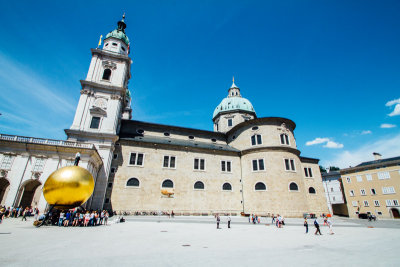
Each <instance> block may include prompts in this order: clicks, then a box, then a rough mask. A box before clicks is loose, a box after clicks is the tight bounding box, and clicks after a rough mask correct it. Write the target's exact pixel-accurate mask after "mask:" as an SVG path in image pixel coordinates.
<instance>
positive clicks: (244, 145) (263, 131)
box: [228, 121, 296, 150]
mask: <svg viewBox="0 0 400 267" xmlns="http://www.w3.org/2000/svg"><path fill="white" fill-rule="evenodd" d="M281 124H282V122H279V121H277V122H276V123H273V122H268V123H267V122H259V123H257V122H255V123H254V124H250V125H246V126H244V127H241V128H239V129H237V130H236V131H234V132H232V133H229V136H228V144H229V145H230V146H232V147H234V148H237V149H239V150H245V149H249V148H255V147H269V146H282V147H291V148H294V149H296V141H295V138H294V135H293V132H292V131H291V130H289V129H288V128H286V129H287V130H283V128H282V127H281ZM255 126H257V127H258V129H257V130H252V128H253V127H255ZM282 133H285V134H287V135H288V137H289V145H282V144H281V139H280V134H282ZM255 134H259V135H261V137H262V144H261V145H255V146H253V145H252V144H251V137H252V136H253V135H255Z"/></svg>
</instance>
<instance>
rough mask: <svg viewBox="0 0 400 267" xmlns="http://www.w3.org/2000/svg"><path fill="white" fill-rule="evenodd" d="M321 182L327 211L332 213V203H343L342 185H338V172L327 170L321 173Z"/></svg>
mask: <svg viewBox="0 0 400 267" xmlns="http://www.w3.org/2000/svg"><path fill="white" fill-rule="evenodd" d="M322 184H323V185H324V190H325V196H326V200H327V203H328V207H329V212H330V213H331V214H332V213H333V209H332V205H333V204H344V198H343V192H342V187H341V185H340V172H339V171H329V170H328V171H327V172H325V173H322Z"/></svg>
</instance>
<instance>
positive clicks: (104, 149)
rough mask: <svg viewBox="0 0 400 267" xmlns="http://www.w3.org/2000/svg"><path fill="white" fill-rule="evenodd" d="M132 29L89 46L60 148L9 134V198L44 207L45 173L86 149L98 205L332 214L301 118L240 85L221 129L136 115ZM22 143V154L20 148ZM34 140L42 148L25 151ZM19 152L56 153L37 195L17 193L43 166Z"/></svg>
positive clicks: (218, 123) (5, 195)
mask: <svg viewBox="0 0 400 267" xmlns="http://www.w3.org/2000/svg"><path fill="white" fill-rule="evenodd" d="M125 28H126V24H125V22H124V18H123V19H122V20H121V21H119V22H118V27H117V28H116V29H115V30H113V31H112V32H110V33H109V34H107V36H106V38H105V40H104V44H103V47H102V48H97V49H92V50H91V52H92V59H91V62H90V66H89V70H88V74H87V76H86V79H85V80H81V86H82V89H81V91H80V93H81V96H80V99H79V103H78V106H77V109H76V114H75V117H74V120H73V123H72V125H71V127H70V129H67V130H65V133H66V134H67V141H54V142H53V143H57V142H64V143H63V144H64V145H63V146H61V147H62V148H60V147H58V146H57V145H53V143H52V142H47V141H40V142H39V141H35V142H33V143H32V142H31V141H29V140H28V139H29V138H26V139H24V140H25V141H24V142H25V143H24V142H22V144H20V143H21V142H18V141H15V140H14V141H13V140H5V141H4V142H3V141H2V143H1V149H2V150H1V153H3V156H2V159H1V170H2V173H6V174H7V177H12V178H11V179H8V180H7V181H5V180H0V186H1V194H2V195H1V201H2V202H3V199H5V204H6V205H7V206H11V205H13V206H20V205H22V206H24V205H29V204H30V205H32V206H34V205H39V206H40V207H42V206H43V205H44V203H45V202H44V199H43V194H42V193H41V187H40V185H42V184H43V181H44V180H43V179H46V178H47V176H48V175H49V174H50V173H51V172H52V171H53V170H55V169H57V168H59V167H61V166H64V165H65V164H70V163H66V160H69V162H70V161H71V160H72V158H73V155H74V154H75V153H76V152H78V151H79V152H80V153H81V154H82V153H83V154H84V155H85V156H84V158H83V161H82V162H83V163H82V164H83V166H84V167H87V168H91V169H90V170H91V171H92V173H93V174H94V176H95V189H94V193H93V196H92V198H91V199H90V200H89V201H88V203H87V207H88V208H90V209H102V208H106V209H110V210H115V211H117V212H137V211H140V212H143V211H144V212H154V211H156V212H157V211H171V210H174V212H175V213H176V214H211V213H215V212H220V213H229V214H236V215H237V214H240V213H241V212H245V213H257V214H259V215H267V214H272V213H275V214H276V213H279V214H282V215H284V216H287V217H294V216H303V214H304V213H316V214H321V213H327V212H328V208H327V204H326V198H325V193H324V189H323V185H322V181H321V174H320V171H319V166H318V160H317V159H313V158H307V157H303V156H301V155H300V151H299V150H298V149H297V145H296V140H295V137H294V129H295V128H296V125H295V123H294V122H293V121H291V120H289V119H285V118H280V117H261V118H259V117H257V115H256V112H255V110H254V108H253V106H252V104H251V103H250V101H249V100H247V99H245V98H243V97H242V95H241V92H240V88H239V87H237V86H236V84H235V83H233V84H232V86H231V87H230V88H229V89H228V96H227V97H226V98H224V99H223V100H222V101H221V103H220V104H219V105H218V106H217V107H216V109H215V110H214V113H213V116H212V120H213V128H214V131H205V130H199V129H191V128H184V127H176V126H171V125H161V124H155V123H148V122H141V121H136V120H131V118H132V115H131V112H132V110H131V106H130V102H131V99H130V92H129V90H128V82H129V79H130V77H131V73H130V66H131V63H132V61H131V59H130V57H129V49H130V41H129V38H128V37H127V36H126V34H125ZM4 136H5V135H4ZM5 138H6V139H7V138H8V139H12V138H14V137H5ZM15 139H16V140H19V139H21V138H20V137H15ZM21 140H22V139H21ZM35 140H36V139H35ZM13 142H14V143H13ZM18 145H19V146H21V152H15V151H17V150H18V149H17V148H16V147H17V146H18ZM28 145H29V147H34V148H35V149H33V148H32V149H27V148H26V150H23V149H22V147H24V146H26V147H27V146H28ZM36 150H38V151H39V150H40V152H36ZM33 151H35V152H33ZM7 153H8V154H7ZM12 153H14V154H15V155H21V157H24V159H25V161H27V162H29V160H27V158H29V157H31V156H32V155H36V154H38V155H44V156H43V157H44V158H48V159H50V158H51V159H52V160H49V161H47V163H46V165H44V166H46V168H47V167H48V169H46V168H43V170H46V171H43V173H42V174H41V175H40V176H39V177H40V179H42V180H40V179H39V180H40V185H38V183H36V184H35V185H37V186H36V187H35V190H34V192H33V193H30V194H31V195H33V196H32V200H31V201H29V200H30V197H29V198H28V197H25V198H26V199H27V200H26V201H22V202H21V201H20V200H18V199H19V197H18V196H19V195H18V194H20V193H18V192H20V191H18V190H20V188H21V186H22V187H24V186H23V185H24V184H25V181H27V180H28V179H32V178H29V175H27V174H26V173H28V174H30V173H33V174H34V173H35V170H36V169H35V168H36V167H35V166H36V165H40V164H42V163H41V161H38V162H39V163H35V162H36V161H37V160H36V161H33V162H34V163H25V164H26V166H27V167H25V169H26V171H23V173H21V166H22V165H23V163H21V164H22V165H21V164H19V163H18V164H17V165H15V168H16V170H15V171H14V169H13V168H14V167H13V166H12V165H10V163H9V162H10V157H9V156H8V155H11V154H12ZM35 158H36V156H35ZM32 160H33V159H32ZM32 160H31V162H32ZM57 162H58V163H57ZM42 165H43V164H42ZM42 165H40V166H42ZM32 166H33V167H32ZM32 168H33V169H32ZM23 169H24V168H22V170H23ZM31 169H32V170H31ZM11 174H12V175H11ZM10 175H11V176H10ZM4 177H6V176H4V175H3V176H2V178H1V179H3V178H4ZM7 182H8V184H7ZM25 187H26V186H25ZM33 187H34V186H33ZM28 189H29V190H31V191H32V189H31V187H29V188H28ZM28 189H27V192H28V191H29V190H28ZM29 192H30V191H29ZM22 194H23V193H22ZM25 198H24V196H22V198H21V199H25ZM9 199H12V201H11V200H9ZM36 200H38V202H37V201H36Z"/></svg>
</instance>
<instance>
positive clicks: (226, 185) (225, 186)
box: [222, 183, 232, 191]
mask: <svg viewBox="0 0 400 267" xmlns="http://www.w3.org/2000/svg"><path fill="white" fill-rule="evenodd" d="M222 190H224V191H232V185H231V184H230V183H224V184H223V185H222Z"/></svg>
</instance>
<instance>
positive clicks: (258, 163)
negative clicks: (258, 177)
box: [253, 159, 265, 171]
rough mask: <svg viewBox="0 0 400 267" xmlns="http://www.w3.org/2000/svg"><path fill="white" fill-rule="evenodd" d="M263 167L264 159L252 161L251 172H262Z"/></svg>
mask: <svg viewBox="0 0 400 267" xmlns="http://www.w3.org/2000/svg"><path fill="white" fill-rule="evenodd" d="M263 170H265V167H264V159H254V160H253V171H263Z"/></svg>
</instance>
